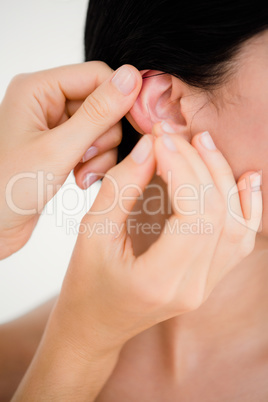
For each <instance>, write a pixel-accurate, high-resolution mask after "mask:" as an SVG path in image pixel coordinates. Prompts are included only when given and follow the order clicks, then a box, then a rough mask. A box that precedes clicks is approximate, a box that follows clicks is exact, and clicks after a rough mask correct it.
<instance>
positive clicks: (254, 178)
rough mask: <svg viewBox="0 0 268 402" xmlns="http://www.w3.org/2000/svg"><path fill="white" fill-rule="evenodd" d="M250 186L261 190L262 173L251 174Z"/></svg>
mask: <svg viewBox="0 0 268 402" xmlns="http://www.w3.org/2000/svg"><path fill="white" fill-rule="evenodd" d="M250 186H251V189H252V190H260V188H261V175H260V174H259V173H254V174H252V175H251V176H250Z"/></svg>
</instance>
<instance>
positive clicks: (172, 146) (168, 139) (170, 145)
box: [162, 133, 177, 152]
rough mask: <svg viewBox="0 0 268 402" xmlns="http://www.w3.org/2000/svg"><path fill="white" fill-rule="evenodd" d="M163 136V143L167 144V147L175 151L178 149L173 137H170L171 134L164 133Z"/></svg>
mask: <svg viewBox="0 0 268 402" xmlns="http://www.w3.org/2000/svg"><path fill="white" fill-rule="evenodd" d="M162 138H163V143H164V144H165V146H166V148H167V149H168V150H169V151H173V152H176V151H177V147H176V145H175V143H174V141H173V139H172V138H171V137H170V135H168V134H166V133H164V134H163V136H162Z"/></svg>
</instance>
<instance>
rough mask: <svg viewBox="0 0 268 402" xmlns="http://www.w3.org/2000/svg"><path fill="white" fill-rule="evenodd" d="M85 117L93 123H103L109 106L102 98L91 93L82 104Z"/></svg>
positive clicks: (107, 114)
mask: <svg viewBox="0 0 268 402" xmlns="http://www.w3.org/2000/svg"><path fill="white" fill-rule="evenodd" d="M82 108H83V111H84V113H85V115H86V118H87V119H89V120H90V122H91V123H93V124H95V125H98V126H99V125H100V124H101V123H104V121H105V118H106V117H107V116H109V107H108V105H107V103H106V101H105V100H104V99H101V98H99V97H97V96H95V95H94V94H91V95H90V96H89V97H88V98H87V99H86V100H85V102H84V103H83V104H82Z"/></svg>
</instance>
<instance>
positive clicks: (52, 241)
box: [0, 0, 99, 323]
mask: <svg viewBox="0 0 268 402" xmlns="http://www.w3.org/2000/svg"><path fill="white" fill-rule="evenodd" d="M87 4H88V0H23V1H22V0H8V1H1V5H0V52H1V53H0V54H1V56H0V77H1V79H0V99H1V100H2V98H3V96H4V93H5V90H6V87H7V85H8V83H9V81H10V80H11V78H12V77H13V76H14V75H16V74H18V73H22V72H31V71H37V70H42V69H46V68H51V67H55V66H60V65H63V64H72V63H79V62H82V61H83V31H84V25H85V18H86V9H87ZM14 118H16V111H15V110H14ZM7 134H8V133H7ZM0 146H1V145H0ZM92 187H93V188H92V190H91V191H90V190H89V191H86V192H84V191H82V190H78V188H77V187H76V186H75V184H74V179H73V175H72V174H71V175H70V176H69V178H68V180H67V182H66V185H65V187H63V188H62V189H61V190H60V192H59V193H58V195H57V196H56V198H55V199H54V200H53V201H52V202H50V204H49V205H48V208H46V210H45V211H44V213H43V214H42V216H41V218H40V220H39V223H38V225H37V227H36V229H35V231H34V233H33V235H32V237H31V239H30V241H29V242H28V243H27V245H26V246H24V248H23V249H22V250H20V251H18V252H17V253H15V254H14V255H12V256H11V257H9V258H7V259H5V260H2V261H0V323H2V322H5V321H8V320H10V319H13V318H15V317H17V316H19V315H21V314H22V313H24V312H26V311H27V310H29V309H31V308H32V307H34V306H36V305H38V304H40V303H42V302H43V301H45V300H47V299H48V298H50V297H51V296H54V295H55V294H56V293H58V292H59V290H60V286H61V283H62V280H63V277H64V274H65V272H66V269H67V267H68V261H69V259H70V256H71V253H72V249H73V246H74V243H75V240H76V235H77V230H74V229H75V228H77V225H78V223H79V221H80V220H81V218H82V216H83V215H84V213H85V212H86V210H87V208H88V206H89V205H90V204H91V202H92V200H93V198H94V196H95V195H96V193H97V191H98V189H99V182H97V183H96V184H95V185H93V186H92ZM52 211H54V213H52ZM0 219H1V217H0ZM75 224H76V226H75V228H74V229H73V230H72V231H71V229H70V230H69V229H68V228H69V227H70V225H73V226H74V225H75Z"/></svg>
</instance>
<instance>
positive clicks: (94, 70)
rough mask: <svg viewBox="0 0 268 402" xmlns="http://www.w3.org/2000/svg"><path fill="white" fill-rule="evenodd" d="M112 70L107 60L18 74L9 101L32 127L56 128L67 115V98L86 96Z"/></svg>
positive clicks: (9, 93)
mask: <svg viewBox="0 0 268 402" xmlns="http://www.w3.org/2000/svg"><path fill="white" fill-rule="evenodd" d="M112 73H113V70H112V69H111V68H110V67H109V66H108V65H107V64H105V63H103V62H100V61H91V62H86V63H80V64H72V65H66V66H61V67H56V68H52V69H48V70H42V71H37V72H34V73H28V74H19V75H17V76H15V77H14V78H13V79H12V81H11V82H10V84H9V88H8V91H7V94H6V101H7V102H8V103H10V102H11V103H12V104H13V105H14V107H15V108H17V110H21V111H22V116H23V117H24V118H25V117H26V118H27V119H28V126H29V127H30V128H31V129H32V130H33V131H34V130H40V129H42V130H44V129H45V128H53V127H55V126H57V125H58V124H59V122H60V121H63V120H64V116H67V114H66V101H67V100H72V101H74V102H75V101H76V100H77V101H81V99H83V100H84V99H86V97H87V96H88V95H89V94H90V93H91V92H93V91H94V90H95V89H96V88H97V87H98V86H99V85H100V84H102V83H103V82H104V81H105V80H106V79H108V78H109V77H110V76H111V74H112ZM18 94H19V96H18ZM30 105H31V107H29V106H30ZM12 109H13V108H7V111H9V110H12Z"/></svg>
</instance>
